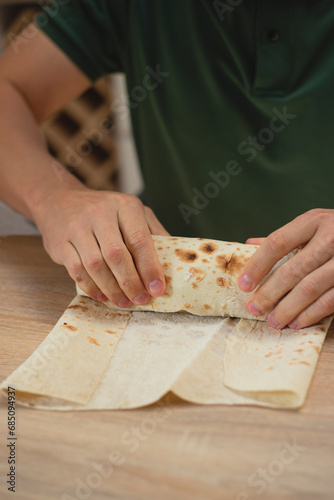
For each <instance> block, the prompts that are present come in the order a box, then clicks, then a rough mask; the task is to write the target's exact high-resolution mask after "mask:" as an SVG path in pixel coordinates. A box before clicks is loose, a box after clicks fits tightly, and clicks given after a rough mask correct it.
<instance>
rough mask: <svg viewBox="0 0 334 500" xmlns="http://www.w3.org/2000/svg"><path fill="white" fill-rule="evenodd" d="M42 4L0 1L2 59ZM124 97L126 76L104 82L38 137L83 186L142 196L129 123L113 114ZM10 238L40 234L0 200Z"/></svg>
mask: <svg viewBox="0 0 334 500" xmlns="http://www.w3.org/2000/svg"><path fill="white" fill-rule="evenodd" d="M44 3H47V1H41V0H39V1H38V2H29V1H26V0H21V1H20V0H0V57H1V52H2V51H3V50H5V48H6V46H8V45H10V44H11V43H13V42H14V40H15V37H16V36H17V35H19V33H20V32H21V31H22V30H23V29H24V28H25V27H26V26H27V25H29V24H30V23H31V22H32V21H33V19H34V16H36V15H37V14H38V12H39V11H40V10H41V5H42V4H44ZM14 43H15V42H14ZM126 93H127V91H126V85H125V78H124V75H121V74H117V75H112V76H107V77H104V78H102V79H101V80H99V81H98V82H96V84H94V86H92V87H91V88H90V89H89V90H88V91H87V92H85V93H84V94H83V95H82V96H80V97H79V98H78V99H76V100H75V101H73V102H70V103H68V105H67V106H66V107H65V108H64V109H62V110H61V111H60V112H59V113H57V114H56V115H54V116H52V117H51V118H50V119H49V120H48V121H47V122H46V123H44V124H43V126H42V132H43V134H44V136H45V138H46V141H47V144H48V148H49V151H50V153H51V154H52V155H53V156H54V157H55V158H56V159H57V161H58V162H60V163H62V164H63V165H64V166H65V167H66V168H67V169H68V170H70V171H71V172H72V173H73V175H75V176H76V177H78V178H79V179H80V180H81V181H82V182H83V183H85V184H86V185H87V186H89V187H91V188H93V189H104V190H117V191H122V192H127V193H131V194H136V195H140V194H141V193H142V192H143V182H142V178H141V175H140V172H139V168H138V159H137V155H136V152H135V147H134V142H133V136H132V129H131V124H130V121H129V118H127V117H124V113H122V114H120V113H119V116H117V113H113V108H114V106H113V102H114V101H115V100H116V99H117V100H118V99H122V100H124V99H126ZM0 161H1V160H0ZM0 168H1V164H0ZM55 174H57V172H56V171H55ZM9 234H39V233H38V230H37V228H36V227H35V226H34V224H32V223H31V222H30V221H28V220H27V219H25V218H24V217H22V216H20V215H19V214H16V213H15V212H13V211H12V210H11V209H10V208H9V207H7V206H6V205H5V204H4V203H2V202H1V201H0V235H9Z"/></svg>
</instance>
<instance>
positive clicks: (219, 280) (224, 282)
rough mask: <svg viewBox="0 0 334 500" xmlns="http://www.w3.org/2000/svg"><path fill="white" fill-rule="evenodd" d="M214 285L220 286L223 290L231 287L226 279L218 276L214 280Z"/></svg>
mask: <svg viewBox="0 0 334 500" xmlns="http://www.w3.org/2000/svg"><path fill="white" fill-rule="evenodd" d="M216 283H217V285H218V286H222V287H225V288H230V287H231V282H230V281H229V280H227V279H226V278H223V277H222V276H220V277H219V278H217V279H216Z"/></svg>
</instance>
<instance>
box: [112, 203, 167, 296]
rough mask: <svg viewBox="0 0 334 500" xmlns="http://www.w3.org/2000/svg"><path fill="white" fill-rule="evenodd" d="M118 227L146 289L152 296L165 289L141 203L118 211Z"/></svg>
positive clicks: (160, 293)
mask: <svg viewBox="0 0 334 500" xmlns="http://www.w3.org/2000/svg"><path fill="white" fill-rule="evenodd" d="M118 220H119V227H120V229H121V231H122V234H123V238H124V241H125V244H126V246H127V248H128V249H129V251H130V253H131V255H132V257H133V259H134V261H135V264H136V268H137V270H138V273H139V275H140V277H141V279H142V282H143V283H144V285H145V287H146V290H147V291H148V292H149V293H150V294H151V295H152V296H154V297H158V296H160V295H162V294H163V293H164V292H165V290H166V281H165V276H164V272H163V270H162V267H161V264H160V262H159V260H158V256H157V253H156V251H155V248H154V243H153V239H152V236H151V233H150V230H149V227H148V224H147V222H146V219H145V211H144V207H143V205H142V204H138V203H135V206H132V205H131V203H129V204H128V205H127V206H125V207H123V208H121V209H120V210H119V213H118Z"/></svg>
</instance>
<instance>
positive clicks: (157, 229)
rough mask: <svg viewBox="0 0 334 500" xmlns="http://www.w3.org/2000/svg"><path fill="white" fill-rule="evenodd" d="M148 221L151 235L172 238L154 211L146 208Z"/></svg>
mask: <svg viewBox="0 0 334 500" xmlns="http://www.w3.org/2000/svg"><path fill="white" fill-rule="evenodd" d="M144 211H145V217H146V221H147V224H148V227H149V230H150V232H151V234H155V235H159V236H170V234H169V232H168V231H166V229H165V228H164V227H163V225H162V224H161V222H160V221H159V220H158V218H157V217H156V215H155V213H154V212H153V210H152V209H151V208H149V207H144Z"/></svg>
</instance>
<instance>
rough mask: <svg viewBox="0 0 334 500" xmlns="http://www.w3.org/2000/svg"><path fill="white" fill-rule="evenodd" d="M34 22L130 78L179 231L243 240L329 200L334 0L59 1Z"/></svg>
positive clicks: (143, 161) (139, 121)
mask: <svg viewBox="0 0 334 500" xmlns="http://www.w3.org/2000/svg"><path fill="white" fill-rule="evenodd" d="M37 22H38V24H39V26H40V27H41V28H42V29H43V30H44V31H45V33H47V34H48V36H50V37H51V39H52V40H53V41H54V42H55V43H56V44H58V46H59V47H60V48H61V49H62V50H63V51H64V52H65V53H66V54H67V55H68V56H69V57H70V58H71V59H72V60H73V62H74V63H75V64H76V65H77V66H79V67H80V69H81V70H82V71H83V72H84V73H85V74H86V75H87V76H88V77H89V78H90V79H91V80H93V81H95V80H97V79H98V78H99V77H101V76H102V75H105V74H109V73H112V72H123V73H125V74H126V77H127V87H128V94H129V105H130V112H131V118H132V124H133V130H134V137H135V142H136V147H137V151H138V155H139V161H140V165H141V169H142V173H143V175H144V180H145V185H146V197H147V204H148V205H149V206H151V207H152V208H153V210H154V211H155V213H156V214H157V216H158V217H159V219H160V220H161V222H162V223H163V224H164V225H165V226H166V227H167V229H168V230H169V231H170V232H171V233H172V234H175V235H183V236H202V237H211V238H217V239H224V240H238V241H243V240H245V239H246V238H247V237H255V236H266V235H267V234H268V233H270V232H271V231H273V230H275V229H276V228H278V227H280V226H282V225H283V224H285V223H287V222H289V221H290V220H292V219H293V218H294V217H296V216H297V215H299V214H301V213H303V212H306V211H307V210H310V209H312V208H319V207H320V208H334V200H333V180H334V36H333V33H334V2H333V1H332V0H317V1H312V2H310V1H304V0H300V1H299V0H298V1H291V0H226V1H217V0H57V1H55V2H54V4H53V5H51V6H50V7H46V8H45V11H44V13H43V14H42V15H41V16H40V17H39V18H38V21H37ZM113 111H114V113H115V114H116V115H118V118H119V119H123V118H124V116H125V115H126V113H127V109H126V107H125V104H124V103H123V102H121V101H119V100H115V101H114V102H113Z"/></svg>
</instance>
